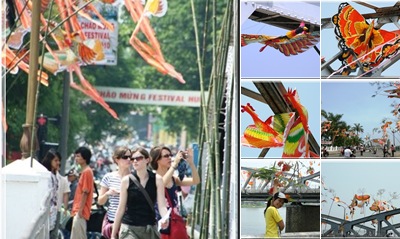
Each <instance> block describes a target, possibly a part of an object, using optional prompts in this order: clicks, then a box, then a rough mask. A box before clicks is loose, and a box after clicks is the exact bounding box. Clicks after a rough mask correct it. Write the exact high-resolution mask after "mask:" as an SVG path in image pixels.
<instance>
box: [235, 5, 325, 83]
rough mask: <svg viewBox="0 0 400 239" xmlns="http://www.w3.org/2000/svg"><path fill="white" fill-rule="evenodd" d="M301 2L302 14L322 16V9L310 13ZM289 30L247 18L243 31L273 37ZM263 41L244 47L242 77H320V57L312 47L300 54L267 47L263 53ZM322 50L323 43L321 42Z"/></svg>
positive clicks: (315, 16) (242, 52)
mask: <svg viewBox="0 0 400 239" xmlns="http://www.w3.org/2000/svg"><path fill="white" fill-rule="evenodd" d="M290 4H291V5H293V4H298V5H299V7H302V12H301V14H304V15H306V16H312V17H313V18H316V19H319V17H320V12H319V11H316V12H309V11H308V8H307V7H304V6H307V4H306V5H304V3H301V2H300V3H298V2H297V3H293V2H291V3H290ZM287 32H288V30H286V29H282V28H278V27H274V26H271V25H268V24H265V23H259V22H256V21H252V20H250V19H247V20H246V21H245V22H244V23H243V25H242V26H241V33H243V34H260V35H269V36H281V35H285V34H286V33H287ZM262 46H263V45H262V44H258V43H253V44H249V45H247V46H244V47H241V76H242V77H319V76H320V56H319V54H318V53H317V52H316V51H315V50H314V49H313V48H312V47H311V48H310V49H308V50H307V51H306V52H303V53H301V54H298V55H296V56H289V57H287V56H285V55H283V54H282V53H281V52H279V51H278V50H276V49H275V48H272V47H266V48H265V49H264V51H263V52H259V50H260V48H261V47H262ZM317 47H318V49H319V48H320V47H319V43H318V44H317Z"/></svg>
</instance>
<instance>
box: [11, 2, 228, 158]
mask: <svg viewBox="0 0 400 239" xmlns="http://www.w3.org/2000/svg"><path fill="white" fill-rule="evenodd" d="M168 4H169V6H168V11H167V14H166V15H165V16H164V17H161V18H156V17H152V18H151V19H150V21H151V25H152V27H153V28H154V30H155V32H156V37H157V39H158V40H159V42H160V45H161V50H162V52H163V54H164V57H165V59H166V61H167V62H168V63H170V64H171V65H173V66H174V67H175V69H176V70H177V71H178V72H181V73H182V75H183V77H184V79H185V80H186V84H181V83H179V82H178V81H177V80H175V79H174V78H172V77H170V76H168V75H162V74H161V73H160V72H158V71H157V70H156V69H155V68H153V67H151V66H149V65H148V64H147V63H146V62H145V61H144V60H143V59H142V58H141V56H140V55H139V54H138V53H137V52H136V51H135V50H134V49H133V47H132V46H131V45H130V44H129V38H130V36H131V34H132V31H133V29H134V27H135V23H134V22H133V21H132V20H131V19H130V16H129V14H128V13H127V11H126V10H124V11H123V13H122V15H121V16H122V17H121V19H120V20H121V23H120V25H119V46H118V65H117V66H85V67H82V68H83V73H84V76H85V77H86V79H87V80H88V81H89V82H91V84H93V85H94V86H110V87H129V88H135V89H163V90H200V80H199V69H198V65H197V55H196V45H195V34H194V28H193V17H192V9H191V5H190V2H189V1H184V0H178V1H170V2H169V3H168ZM218 5H219V6H220V7H219V8H218V10H217V11H220V13H221V14H217V16H219V17H217V19H215V20H216V23H217V27H216V28H217V29H219V27H218V26H219V25H220V21H221V19H222V12H224V6H225V3H223V2H220V3H218ZM122 9H125V8H122ZM205 9H206V2H203V1H200V2H198V3H197V5H196V9H195V10H196V17H197V21H198V22H197V23H198V29H203V28H204V26H206V25H207V21H211V19H208V18H210V17H209V16H207V15H206V11H205ZM211 30H212V29H211V28H210V26H208V28H207V29H206V31H205V33H204V34H203V33H202V32H200V36H201V39H200V41H201V42H200V48H201V50H200V51H201V52H204V55H203V56H202V59H204V62H203V63H204V69H201V70H202V71H203V72H204V78H205V88H206V89H207V88H208V87H207V86H208V83H209V80H208V79H209V76H210V75H211V67H212V64H213V62H212V60H210V59H212V58H211V54H212V52H211V50H210V49H211V44H212V41H211V39H212V35H211V34H210V33H211ZM49 76H50V79H49V82H50V85H49V86H48V87H44V86H40V90H39V99H38V105H37V110H36V112H37V114H39V113H43V114H45V115H48V116H50V117H53V116H57V115H61V112H62V97H63V93H62V83H63V77H64V74H62V73H59V74H58V75H56V76H54V75H51V74H49ZM6 77H7V82H6V120H7V123H8V131H7V145H8V148H9V150H13V151H14V150H15V151H18V150H19V141H20V138H21V136H22V124H23V123H24V122H25V111H26V89H27V79H28V76H27V74H25V73H23V72H20V73H18V74H17V75H10V74H7V76H6ZM74 80H75V81H78V79H74ZM21 93H22V94H21ZM109 105H110V107H111V108H113V109H114V110H115V111H116V112H117V114H118V115H119V116H120V120H119V121H118V120H115V119H113V118H112V117H111V116H110V115H109V114H108V113H107V112H106V111H105V110H104V109H103V108H102V107H101V106H99V105H98V104H96V103H94V102H92V101H90V100H88V99H87V98H86V97H85V96H84V95H82V94H81V93H80V92H77V91H75V90H73V89H70V120H69V139H68V149H69V151H72V150H74V149H75V147H76V146H77V143H78V142H77V141H76V140H75V138H76V137H79V138H81V139H83V140H84V141H86V142H88V143H91V144H94V143H96V142H97V141H99V140H101V139H102V137H104V136H105V135H116V136H120V137H123V136H125V135H129V134H131V133H132V132H129V131H131V130H135V129H131V128H129V127H127V125H126V122H127V120H128V118H129V117H130V113H131V112H140V113H143V114H146V113H152V115H153V116H155V117H156V118H158V119H159V120H160V121H162V122H163V125H164V126H165V127H166V129H167V130H168V131H169V132H171V133H179V132H180V131H181V130H182V128H186V129H187V131H188V134H189V135H188V138H189V140H196V139H197V137H198V134H199V123H198V122H199V118H200V117H199V115H200V108H194V107H193V108H192V107H164V106H163V107H160V108H159V106H147V105H129V104H116V103H109ZM160 109H161V110H160ZM52 129H54V130H50V131H49V135H48V141H51V142H58V141H59V139H60V135H59V130H58V129H57V127H54V128H52Z"/></svg>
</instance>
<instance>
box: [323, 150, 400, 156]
mask: <svg viewBox="0 0 400 239" xmlns="http://www.w3.org/2000/svg"><path fill="white" fill-rule="evenodd" d="M322 158H326V157H322ZM327 158H344V157H343V156H342V155H341V154H340V152H339V151H329V156H328V157H327ZM355 158H383V151H382V149H380V150H377V151H376V154H374V153H373V152H369V151H365V152H364V153H363V155H362V156H361V153H360V151H356V157H355ZM387 158H392V157H391V156H390V157H387ZM394 158H400V152H399V151H396V152H395V153H394Z"/></svg>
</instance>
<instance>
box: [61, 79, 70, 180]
mask: <svg viewBox="0 0 400 239" xmlns="http://www.w3.org/2000/svg"><path fill="white" fill-rule="evenodd" d="M70 77H72V73H70V72H67V71H66V72H64V83H63V103H62V113H61V122H60V125H61V134H60V135H61V139H60V154H61V158H62V160H61V167H60V173H61V175H64V174H65V163H66V161H67V158H68V130H69V127H68V126H69V85H70Z"/></svg>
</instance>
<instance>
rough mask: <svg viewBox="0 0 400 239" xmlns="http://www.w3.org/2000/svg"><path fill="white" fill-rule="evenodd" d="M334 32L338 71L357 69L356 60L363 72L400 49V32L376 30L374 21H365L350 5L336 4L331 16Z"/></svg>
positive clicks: (342, 72) (343, 72) (349, 71)
mask: <svg viewBox="0 0 400 239" xmlns="http://www.w3.org/2000/svg"><path fill="white" fill-rule="evenodd" d="M332 22H333V24H334V25H335V35H336V36H337V38H338V40H339V43H338V45H339V48H340V49H341V51H342V54H341V56H340V57H339V60H340V61H341V62H342V67H341V74H342V75H349V74H350V73H351V72H354V71H356V69H357V67H358V65H357V61H359V62H360V63H361V65H362V68H363V70H364V72H367V71H369V70H371V69H373V68H375V67H378V66H379V65H380V64H381V63H382V62H383V60H385V59H390V58H391V57H393V56H394V55H395V54H396V53H397V51H398V50H399V48H400V38H399V37H400V31H399V30H397V31H386V30H383V29H375V27H374V23H375V22H374V20H372V21H371V23H368V22H367V21H366V20H365V18H364V17H363V16H362V15H361V14H360V13H359V12H357V10H355V9H354V8H353V7H352V6H351V5H350V4H348V3H342V4H340V5H339V10H338V13H337V14H335V15H334V16H333V17H332Z"/></svg>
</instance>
